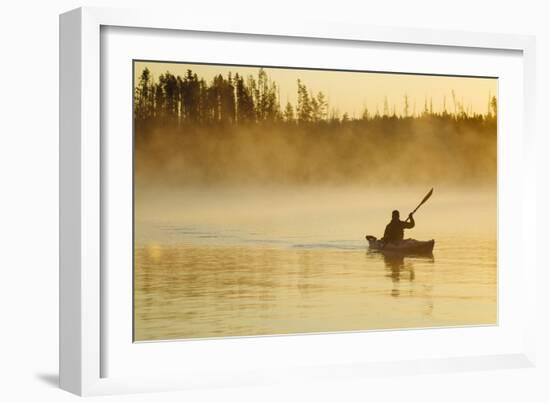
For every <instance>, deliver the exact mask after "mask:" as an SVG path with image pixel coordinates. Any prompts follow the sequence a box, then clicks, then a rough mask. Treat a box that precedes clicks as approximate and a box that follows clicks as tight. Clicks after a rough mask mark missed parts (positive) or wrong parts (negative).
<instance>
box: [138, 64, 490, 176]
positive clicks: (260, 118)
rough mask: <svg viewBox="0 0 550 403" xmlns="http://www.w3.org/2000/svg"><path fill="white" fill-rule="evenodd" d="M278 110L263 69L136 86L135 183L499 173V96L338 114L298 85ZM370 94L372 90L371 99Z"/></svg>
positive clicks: (141, 80)
mask: <svg viewBox="0 0 550 403" xmlns="http://www.w3.org/2000/svg"><path fill="white" fill-rule="evenodd" d="M296 91H297V92H296V100H297V101H296V104H294V105H293V104H291V103H290V102H287V103H286V104H285V105H284V106H283V105H281V101H280V96H279V88H278V85H277V83H276V82H274V81H273V80H272V79H271V78H270V77H269V76H268V74H267V73H266V72H265V70H264V69H261V68H260V69H259V71H258V74H257V76H253V75H248V76H246V77H243V76H241V75H239V74H234V75H233V74H231V73H229V74H227V76H223V75H221V74H219V75H217V76H215V77H214V78H213V79H212V80H211V81H210V82H207V81H206V80H205V79H204V78H201V77H199V76H198V75H197V74H196V73H194V72H193V71H192V70H187V72H186V74H185V75H184V76H183V77H181V76H179V75H174V74H172V73H170V72H169V71H167V72H166V73H164V74H161V75H160V76H159V77H158V79H155V78H153V77H152V75H151V72H150V71H149V70H148V69H147V68H145V69H143V70H142V71H141V73H140V74H139V76H138V79H137V80H136V82H135V86H134V108H133V111H134V141H135V162H136V164H135V169H136V180H137V181H138V182H139V183H144V184H159V185H163V184H169V185H174V184H176V185H177V184H182V185H184V184H195V185H214V184H224V183H235V182H238V183H244V184H257V183H263V184H265V183H276V184H277V183H278V184H289V183H292V184H308V183H310V184H342V185H346V184H355V183H361V184H369V183H370V184H377V183H385V184H394V183H410V182H414V183H433V182H434V181H437V182H449V183H472V182H475V183H480V182H481V183H492V184H494V183H495V182H496V171H497V99H496V97H494V96H492V97H490V98H488V101H487V111H486V113H484V114H480V113H474V112H472V108H471V107H469V106H468V105H464V104H463V103H462V102H461V101H460V100H459V98H458V96H457V95H456V93H455V90H452V96H451V97H450V99H449V100H447V99H443V100H437V102H441V101H442V102H443V108H442V110H441V108H439V111H437V112H436V111H434V107H433V105H434V102H436V100H433V99H431V98H426V99H425V100H424V102H423V105H422V107H421V108H418V107H417V105H416V102H415V103H414V104H413V105H411V100H410V99H409V98H408V97H407V95H403V103H402V105H403V106H402V107H400V108H399V109H398V108H397V107H396V106H395V105H389V103H388V100H387V98H385V99H384V100H383V102H381V104H382V105H381V108H380V109H381V110H379V109H378V108H376V110H374V111H370V110H368V109H367V108H364V110H363V111H362V113H361V116H359V117H357V116H349V115H348V114H347V113H343V114H341V113H339V111H338V108H337V106H332V105H330V104H329V101H328V97H327V96H326V95H325V94H324V93H323V92H317V93H313V92H312V91H311V90H309V89H308V87H307V86H306V83H304V82H302V81H301V80H297V82H296ZM367 95H368V94H367Z"/></svg>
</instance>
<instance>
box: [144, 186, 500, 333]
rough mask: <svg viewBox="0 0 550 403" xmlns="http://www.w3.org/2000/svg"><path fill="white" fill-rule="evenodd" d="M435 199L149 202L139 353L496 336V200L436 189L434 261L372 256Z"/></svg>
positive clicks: (420, 219)
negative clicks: (353, 337)
mask: <svg viewBox="0 0 550 403" xmlns="http://www.w3.org/2000/svg"><path fill="white" fill-rule="evenodd" d="M428 189H429V187H428V188H426V187H401V188H389V187H388V188H379V187H377V188H374V187H372V188H371V187H364V188H359V187H357V186H355V187H335V186H333V187H322V188H320V187H316V188H313V187H307V186H305V187H286V188H285V187H266V188H244V187H242V188H229V187H227V188H207V189H181V190H178V191H173V190H172V191H169V190H166V189H150V188H147V189H145V188H137V189H136V204H135V267H134V298H135V300H134V308H135V311H134V335H135V340H136V341H150V340H169V339H185V338H209V337H229V336H254V335H274V334H295V333H319V332H342V331H362V330H365V331H366V330H381V329H399V328H401V329H402V328H419V327H420V328H425V327H441V326H468V325H494V324H496V322H497V241H496V240H497V237H496V228H497V226H496V191H495V189H494V188H492V187H456V186H455V187H451V186H443V185H440V186H437V187H436V188H435V191H434V195H433V196H432V198H431V199H430V200H429V201H428V202H427V203H426V205H424V206H422V207H421V209H420V210H419V211H418V212H417V213H416V215H415V219H416V227H415V228H414V229H411V230H406V232H405V237H406V238H408V237H411V238H415V239H419V240H428V239H435V241H436V243H435V248H434V252H433V255H431V256H418V257H388V256H384V255H382V254H380V253H376V252H371V251H369V250H368V247H367V243H366V241H365V239H364V237H365V235H366V234H372V235H375V236H378V237H380V236H381V235H382V233H383V231H384V227H385V225H386V224H387V222H389V220H390V218H391V211H392V210H393V209H399V210H400V211H401V215H402V219H404V218H405V217H406V216H407V214H408V212H409V211H411V210H413V209H414V207H415V206H416V204H417V203H418V202H419V201H420V200H421V199H422V197H423V196H424V194H425V193H426V192H427V190H428Z"/></svg>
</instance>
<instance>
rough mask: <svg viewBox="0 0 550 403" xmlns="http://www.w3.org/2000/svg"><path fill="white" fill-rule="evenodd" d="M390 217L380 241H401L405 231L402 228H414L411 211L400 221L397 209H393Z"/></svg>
mask: <svg viewBox="0 0 550 403" xmlns="http://www.w3.org/2000/svg"><path fill="white" fill-rule="evenodd" d="M391 217H392V218H391V221H390V223H389V224H388V225H386V230H385V231H384V237H383V238H382V241H384V242H386V243H390V242H399V241H402V240H403V237H404V233H405V231H404V230H405V229H411V228H414V224H415V222H414V217H413V213H410V214H409V216H408V217H407V219H406V220H405V221H401V220H400V219H399V211H398V210H393V211H392V214H391Z"/></svg>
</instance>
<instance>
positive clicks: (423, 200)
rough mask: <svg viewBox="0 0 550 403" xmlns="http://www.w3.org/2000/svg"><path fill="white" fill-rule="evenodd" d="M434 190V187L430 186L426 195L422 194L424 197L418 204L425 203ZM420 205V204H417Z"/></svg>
mask: <svg viewBox="0 0 550 403" xmlns="http://www.w3.org/2000/svg"><path fill="white" fill-rule="evenodd" d="M433 192H434V188H431V189H430V191H429V192H428V194H427V195H426V196H424V198H423V199H422V201H421V202H420V205H422V204H424V203H426V201H427V200H428V199H429V198H430V197H432V193H433ZM419 207H420V206H419Z"/></svg>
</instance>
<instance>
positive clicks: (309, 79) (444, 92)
mask: <svg viewBox="0 0 550 403" xmlns="http://www.w3.org/2000/svg"><path fill="white" fill-rule="evenodd" d="M145 67H147V68H149V70H150V71H151V73H152V75H153V78H154V79H155V80H156V79H157V78H158V76H159V75H161V74H162V73H165V72H166V71H169V72H171V73H172V74H174V75H180V76H183V75H184V74H185V73H186V71H187V70H188V69H191V70H192V71H193V72H195V73H197V75H198V76H199V78H201V77H202V78H204V79H205V80H206V81H207V82H210V81H211V80H212V78H213V77H214V76H215V75H218V74H222V75H223V76H225V77H227V74H228V73H229V72H231V73H232V74H233V75H234V74H235V73H239V75H243V76H248V75H254V76H257V75H258V70H259V67H245V66H226V65H201V64H190V63H166V62H150V61H147V62H141V61H140V62H135V64H134V78H135V79H136V83H137V77H138V76H139V75H140V74H141V72H142V71H143V69H144V68H145ZM264 70H265V71H266V72H267V74H268V76H269V77H270V78H271V79H272V80H274V81H275V82H276V83H277V84H278V86H279V89H280V91H279V93H280V98H281V106H282V107H283V108H284V105H285V104H286V102H287V101H289V102H290V103H292V104H293V105H295V104H296V91H297V83H296V82H297V80H298V79H300V80H301V81H302V82H303V83H304V84H305V85H306V86H307V87H308V89H309V90H310V91H312V92H313V93H314V94H317V92H319V91H322V92H323V93H324V94H325V95H326V96H327V98H328V100H329V109H331V110H332V109H333V108H334V109H336V110H337V111H338V112H339V113H340V114H343V113H348V114H349V115H350V116H355V117H360V116H361V114H362V112H363V110H364V109H365V107H367V108H368V109H369V112H370V113H371V114H374V113H375V112H376V110H377V109H378V111H379V112H380V113H381V114H382V113H383V109H384V99H385V98H387V100H388V104H389V112H390V113H392V110H393V107H394V106H395V109H396V113H397V114H401V113H402V112H403V109H404V99H405V95H407V97H408V99H409V113H410V114H413V113H414V112H416V113H421V112H422V111H423V109H424V102H425V101H427V102H428V105H429V102H430V98H431V99H432V102H433V109H434V111H435V112H440V111H442V110H443V102H444V100H445V103H446V107H447V111H449V112H453V111H454V104H453V97H452V91H453V90H454V92H455V96H456V100H457V102H461V103H462V104H464V106H465V107H466V108H471V111H472V112H476V113H483V114H484V113H486V112H487V105H488V100H489V97H490V96H493V95H497V90H498V80H497V79H494V78H477V77H475V78H472V77H452V76H430V75H411V74H390V73H372V72H348V71H344V72H342V71H329V70H305V69H295V68H292V69H290V68H277V67H275V68H273V67H269V68H265V67H264Z"/></svg>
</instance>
